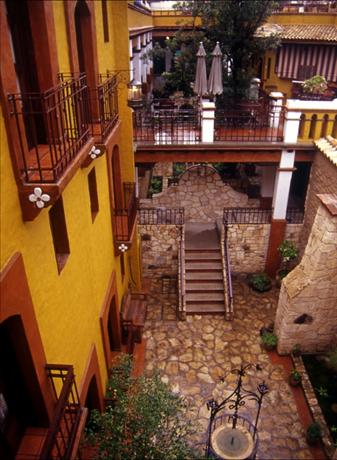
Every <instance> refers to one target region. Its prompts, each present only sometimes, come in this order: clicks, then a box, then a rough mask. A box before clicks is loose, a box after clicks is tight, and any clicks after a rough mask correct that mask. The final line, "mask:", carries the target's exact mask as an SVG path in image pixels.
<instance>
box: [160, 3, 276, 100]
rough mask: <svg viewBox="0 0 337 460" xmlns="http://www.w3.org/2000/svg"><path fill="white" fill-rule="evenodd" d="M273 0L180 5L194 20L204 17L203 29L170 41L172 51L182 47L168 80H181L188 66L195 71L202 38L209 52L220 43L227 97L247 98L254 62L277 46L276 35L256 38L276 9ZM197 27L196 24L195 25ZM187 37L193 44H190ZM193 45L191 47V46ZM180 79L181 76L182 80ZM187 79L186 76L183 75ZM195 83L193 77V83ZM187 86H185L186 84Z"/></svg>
mask: <svg viewBox="0 0 337 460" xmlns="http://www.w3.org/2000/svg"><path fill="white" fill-rule="evenodd" d="M277 4H278V2H277V1H272V0H224V1H218V0H189V1H183V2H178V3H177V4H176V5H175V8H177V9H180V10H182V11H183V12H189V13H191V14H192V16H193V18H194V19H195V18H197V17H200V18H201V23H202V26H201V29H199V30H198V28H196V27H195V26H193V29H192V30H191V31H189V32H188V31H186V30H184V29H183V28H182V29H181V30H180V31H178V32H177V34H176V35H175V37H174V38H173V40H170V42H171V44H170V43H168V45H169V46H172V48H173V49H172V51H173V52H176V51H177V47H178V46H180V51H181V54H180V57H179V60H178V61H177V62H176V63H175V66H174V69H173V71H172V72H171V73H170V74H171V75H170V76H169V79H170V80H171V81H172V80H174V79H179V75H180V76H181V75H182V74H183V71H185V70H186V66H188V67H189V68H188V74H189V77H191V75H190V74H191V72H192V71H193V70H194V71H195V61H196V56H195V54H196V50H197V45H198V44H199V43H198V42H199V41H200V40H201V39H203V41H204V42H206V43H204V46H205V49H206V51H208V52H210V51H211V50H212V49H213V47H214V46H215V44H216V42H217V41H218V42H220V47H221V50H222V52H223V54H224V61H225V62H227V64H228V67H230V72H228V73H226V72H225V74H224V83H225V88H226V91H225V93H227V94H226V96H232V97H234V98H235V99H236V100H237V99H241V98H243V97H245V95H246V93H247V89H248V87H249V83H250V80H251V78H252V76H253V70H254V63H255V65H256V63H257V62H258V59H259V58H260V57H261V56H262V55H263V53H264V52H265V50H266V49H270V48H273V47H276V46H277V45H278V43H279V40H278V39H277V37H275V36H269V37H262V36H261V37H257V36H256V31H257V29H258V28H259V27H260V26H261V25H262V24H263V23H264V22H265V21H266V19H267V18H268V17H269V16H270V14H271V13H272V11H273V9H274V8H275V7H276V6H277ZM193 24H195V21H194V23H193ZM188 37H189V40H190V42H191V43H188ZM191 44H192V46H191ZM180 78H181V77H180ZM182 78H183V79H186V73H185V74H184V75H182ZM193 80H194V74H193V75H192V79H190V82H191V81H193ZM184 86H186V85H185V84H184Z"/></svg>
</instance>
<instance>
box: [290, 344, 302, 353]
mask: <svg viewBox="0 0 337 460" xmlns="http://www.w3.org/2000/svg"><path fill="white" fill-rule="evenodd" d="M291 354H292V355H293V356H300V355H301V345H300V344H299V343H295V345H294V346H293V348H292V350H291Z"/></svg>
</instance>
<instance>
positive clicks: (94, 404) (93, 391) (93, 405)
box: [84, 375, 100, 431]
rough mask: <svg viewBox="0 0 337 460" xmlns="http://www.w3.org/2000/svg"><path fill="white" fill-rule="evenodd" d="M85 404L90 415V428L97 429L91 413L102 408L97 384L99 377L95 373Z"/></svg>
mask: <svg viewBox="0 0 337 460" xmlns="http://www.w3.org/2000/svg"><path fill="white" fill-rule="evenodd" d="M84 406H85V407H86V408H87V409H88V417H87V423H86V425H87V427H88V428H90V429H91V430H92V431H95V427H96V425H95V423H94V422H93V420H92V418H91V414H92V411H93V410H95V409H96V410H98V411H99V410H100V400H99V392H98V386H97V379H96V376H95V375H93V376H92V378H91V380H90V383H89V387H88V393H87V397H86V398H85V403H84Z"/></svg>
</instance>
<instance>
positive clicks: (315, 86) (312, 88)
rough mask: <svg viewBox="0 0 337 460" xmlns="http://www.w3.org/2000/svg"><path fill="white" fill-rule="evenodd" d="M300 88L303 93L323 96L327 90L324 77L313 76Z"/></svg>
mask: <svg viewBox="0 0 337 460" xmlns="http://www.w3.org/2000/svg"><path fill="white" fill-rule="evenodd" d="M302 88H303V91H304V92H305V93H309V94H323V93H324V92H325V91H326V90H327V89H328V83H327V81H326V79H325V77H322V76H321V75H314V76H313V77H311V78H308V80H305V81H304V82H303V83H302Z"/></svg>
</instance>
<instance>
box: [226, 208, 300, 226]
mask: <svg viewBox="0 0 337 460" xmlns="http://www.w3.org/2000/svg"><path fill="white" fill-rule="evenodd" d="M272 215H273V210H272V209H260V208H224V210H223V223H224V224H225V225H226V224H270V222H271V219H272ZM303 218H304V211H302V210H301V209H298V208H288V209H287V213H286V221H287V222H288V224H301V223H303Z"/></svg>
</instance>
